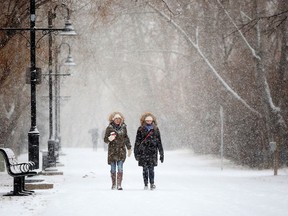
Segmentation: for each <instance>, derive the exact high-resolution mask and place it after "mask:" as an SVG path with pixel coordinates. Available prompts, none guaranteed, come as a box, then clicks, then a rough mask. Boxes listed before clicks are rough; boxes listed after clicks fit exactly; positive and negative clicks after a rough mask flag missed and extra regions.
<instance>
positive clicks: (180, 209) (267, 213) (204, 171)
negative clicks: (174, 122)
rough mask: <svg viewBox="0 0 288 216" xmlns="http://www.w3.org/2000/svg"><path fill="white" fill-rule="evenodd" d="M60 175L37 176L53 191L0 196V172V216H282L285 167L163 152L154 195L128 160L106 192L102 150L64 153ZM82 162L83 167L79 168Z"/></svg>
mask: <svg viewBox="0 0 288 216" xmlns="http://www.w3.org/2000/svg"><path fill="white" fill-rule="evenodd" d="M64 152H65V153H66V156H62V157H61V161H62V162H63V164H64V165H65V166H64V167H59V168H58V170H60V171H63V172H64V175H63V176H40V177H39V178H43V179H45V181H46V182H47V183H54V189H50V190H37V191H36V194H35V195H33V196H28V197H4V196H2V195H3V194H5V193H7V192H8V191H10V190H11V183H12V178H10V177H8V176H7V174H6V173H5V172H2V173H1V172H0V215H1V216H2V215H5V216H17V215H22V216H28V215H29V216H36V215H37V216H39V215H41V216H48V215H53V216H58V215H59V216H60V215H61V216H62V215H71V216H74V215H75V216H78V215H79V216H80V215H85V216H90V215H91V216H92V215H93V216H94V215H97V216H104V215H105V216H110V215H117V216H122V215H123V216H124V215H125V216H136V215H137V216H146V215H147V216H148V215H149V216H151V215H153V216H154V215H155V216H162V215H163V216H176V215H177V216H193V215H197V216H218V215H219V216H220V215H221V216H250V215H251V216H272V215H273V216H274V215H277V216H284V215H285V216H286V215H287V212H288V169H287V168H286V169H281V170H280V171H279V175H278V176H273V171H272V170H264V171H258V170H250V169H246V168H241V167H237V166H234V165H233V164H231V163H229V162H228V161H225V163H224V170H223V171H221V169H220V160H219V159H215V158H213V157H210V156H197V155H194V154H193V153H192V152H190V151H184V150H179V151H166V152H165V153H166V154H165V161H164V163H163V164H161V163H160V164H159V166H158V167H157V168H156V169H155V171H156V180H155V183H156V186H157V189H156V190H155V191H150V190H149V191H144V190H143V183H142V170H141V168H140V167H138V166H137V163H136V161H135V159H134V157H131V158H127V160H126V162H125V164H124V180H123V188H124V190H123V191H112V190H111V189H110V187H111V183H110V176H109V166H108V165H107V164H106V154H107V153H106V152H104V151H103V150H101V149H100V150H99V151H97V152H93V151H92V150H91V149H64ZM83 163H86V165H85V166H83Z"/></svg>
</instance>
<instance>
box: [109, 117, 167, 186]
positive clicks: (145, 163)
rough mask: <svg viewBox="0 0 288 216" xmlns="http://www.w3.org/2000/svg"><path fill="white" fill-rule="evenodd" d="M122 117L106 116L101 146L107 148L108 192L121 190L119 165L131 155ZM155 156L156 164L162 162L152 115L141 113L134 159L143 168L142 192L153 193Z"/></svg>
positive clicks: (154, 120) (161, 149)
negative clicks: (145, 190)
mask: <svg viewBox="0 0 288 216" xmlns="http://www.w3.org/2000/svg"><path fill="white" fill-rule="evenodd" d="M124 120H125V119H124V116H123V114H122V113H120V112H114V113H112V114H111V115H110V116H109V125H108V127H107V128H106V131H105V137H104V142H105V143H107V144H108V164H109V165H110V166H111V169H110V173H111V180H112V190H115V189H117V190H123V188H122V179H123V164H124V162H125V159H126V154H127V152H126V149H127V150H128V157H130V155H131V153H132V146H131V143H130V139H129V137H128V134H127V127H126V124H125V122H124ZM158 152H159V154H160V158H159V159H160V161H161V163H163V161H164V151H163V146H162V142H161V136H160V130H159V128H158V126H157V121H156V117H155V116H154V115H153V114H152V113H144V114H143V115H142V116H141V118H140V126H139V128H138V130H137V134H136V139H135V145H134V156H135V159H136V160H137V161H138V165H139V166H141V167H143V181H144V189H148V183H150V189H151V190H153V189H155V188H156V186H155V182H154V179H155V171H154V167H155V166H157V164H158Z"/></svg>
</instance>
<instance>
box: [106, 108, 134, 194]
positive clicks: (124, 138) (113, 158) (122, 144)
mask: <svg viewBox="0 0 288 216" xmlns="http://www.w3.org/2000/svg"><path fill="white" fill-rule="evenodd" d="M104 142H105V143H107V144H108V164H109V165H110V166H111V170H110V173H111V179H112V190H115V189H116V188H117V189H118V190H123V189H122V179H123V164H124V162H125V159H126V148H127V149H128V157H130V155H131V144H130V140H129V137H128V134H127V127H126V124H125V123H124V116H123V115H122V113H120V112H114V113H112V114H111V115H110V116H109V125H108V127H107V128H106V131H105V137H104ZM116 169H117V171H118V172H117V176H116ZM116 180H117V184H116Z"/></svg>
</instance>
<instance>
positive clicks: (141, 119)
mask: <svg viewBox="0 0 288 216" xmlns="http://www.w3.org/2000/svg"><path fill="white" fill-rule="evenodd" d="M147 116H151V117H152V118H153V122H152V124H154V125H155V126H157V119H156V117H155V116H154V115H153V114H152V113H151V112H145V113H144V114H143V115H142V116H141V118H140V125H141V126H144V125H145V124H146V123H145V118H146V117H147Z"/></svg>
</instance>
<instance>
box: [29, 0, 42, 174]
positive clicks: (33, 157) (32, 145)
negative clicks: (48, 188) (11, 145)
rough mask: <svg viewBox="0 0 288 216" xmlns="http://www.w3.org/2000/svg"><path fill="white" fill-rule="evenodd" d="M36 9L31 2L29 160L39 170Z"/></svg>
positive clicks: (33, 1) (33, 0)
mask: <svg viewBox="0 0 288 216" xmlns="http://www.w3.org/2000/svg"><path fill="white" fill-rule="evenodd" d="M35 12H36V8H35V0H31V1H30V43H31V44H30V46H31V48H30V73H31V127H30V131H29V132H28V151H29V155H28V159H29V161H33V162H34V163H35V168H36V169H38V168H39V136H40V133H39V131H38V129H37V123H36V81H37V79H36V77H37V76H36V41H35V39H36V31H35V21H36V13H35Z"/></svg>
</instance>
